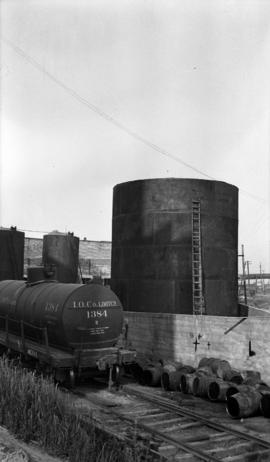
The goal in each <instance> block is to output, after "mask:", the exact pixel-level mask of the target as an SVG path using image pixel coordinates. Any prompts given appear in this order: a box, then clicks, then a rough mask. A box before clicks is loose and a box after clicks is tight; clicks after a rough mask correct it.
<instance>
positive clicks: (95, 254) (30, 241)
mask: <svg viewBox="0 0 270 462" xmlns="http://www.w3.org/2000/svg"><path fill="white" fill-rule="evenodd" d="M42 247H43V239H38V238H32V237H26V238H25V248H24V273H25V274H26V273H27V267H28V266H39V265H41V264H42ZM111 247H112V244H111V242H109V241H88V240H87V239H86V238H84V239H83V240H80V247H79V275H80V276H81V275H82V277H83V279H91V278H92V277H99V278H102V279H108V278H110V277H111Z"/></svg>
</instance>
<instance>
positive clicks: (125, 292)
mask: <svg viewBox="0 0 270 462" xmlns="http://www.w3.org/2000/svg"><path fill="white" fill-rule="evenodd" d="M194 200H196V201H200V220H201V259H202V280H203V282H202V287H203V294H204V300H205V313H206V314H208V315H222V316H237V315H238V303H237V257H238V188H236V187H235V186H233V185H230V184H227V183H224V182H220V181H208V180H197V179H182V178H164V179H151V180H138V181H131V182H127V183H122V184H119V185H117V186H115V187H114V191H113V224H112V271H111V273H112V274H111V287H112V290H113V291H114V292H115V293H116V294H117V295H118V296H119V298H120V300H121V302H122V303H123V305H124V309H125V310H127V311H150V312H161V313H164V312H165V313H183V314H192V313H193V302H192V216H193V215H192V211H193V201H194Z"/></svg>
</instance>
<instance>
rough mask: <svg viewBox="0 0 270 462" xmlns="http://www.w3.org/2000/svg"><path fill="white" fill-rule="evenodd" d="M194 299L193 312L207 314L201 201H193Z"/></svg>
mask: <svg viewBox="0 0 270 462" xmlns="http://www.w3.org/2000/svg"><path fill="white" fill-rule="evenodd" d="M192 301H193V314H195V315H201V314H205V303H204V296H203V285H202V249H201V203H200V201H199V200H193V201H192Z"/></svg>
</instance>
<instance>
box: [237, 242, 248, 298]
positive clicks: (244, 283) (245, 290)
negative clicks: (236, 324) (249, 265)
mask: <svg viewBox="0 0 270 462" xmlns="http://www.w3.org/2000/svg"><path fill="white" fill-rule="evenodd" d="M238 257H242V272H243V287H244V300H245V304H246V305H247V286H246V277H245V276H246V272H245V254H244V246H243V244H242V253H241V255H238Z"/></svg>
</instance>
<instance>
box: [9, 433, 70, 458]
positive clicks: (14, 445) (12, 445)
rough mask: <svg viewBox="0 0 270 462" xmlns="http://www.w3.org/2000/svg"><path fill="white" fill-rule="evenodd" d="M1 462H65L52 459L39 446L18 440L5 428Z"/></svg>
mask: <svg viewBox="0 0 270 462" xmlns="http://www.w3.org/2000/svg"><path fill="white" fill-rule="evenodd" d="M0 462H63V460H62V459H59V458H57V457H52V456H50V455H49V454H47V453H46V452H45V451H43V450H42V449H41V448H40V447H39V446H38V445H36V444H34V443H32V444H29V445H28V444H26V443H24V442H22V441H19V440H17V439H16V438H14V436H13V435H12V434H11V433H9V432H8V430H7V429H6V428H4V427H0Z"/></svg>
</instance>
